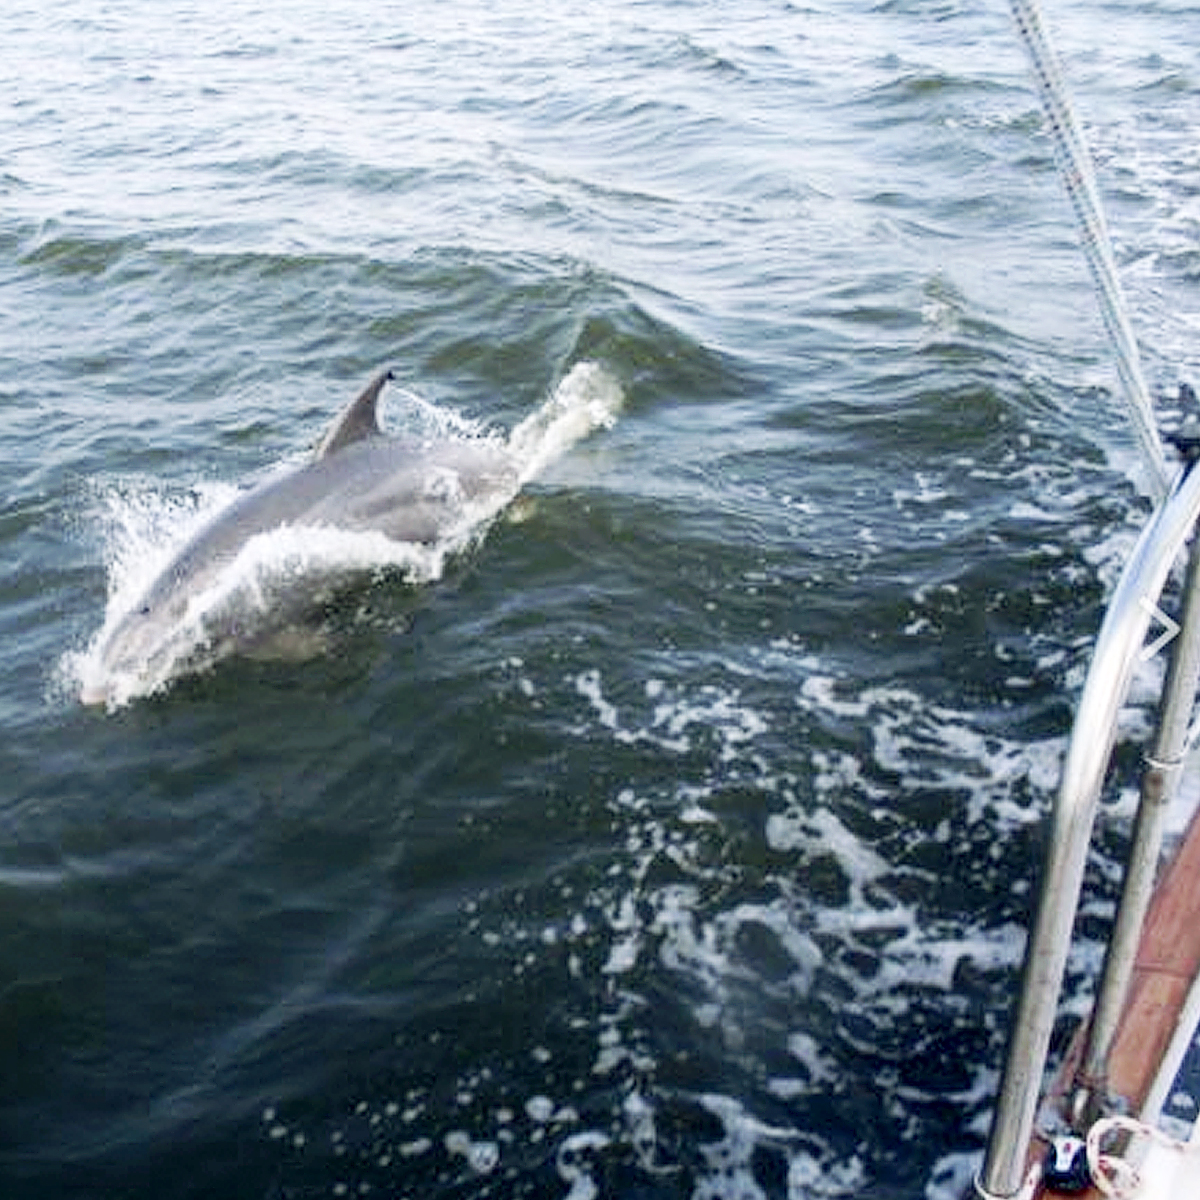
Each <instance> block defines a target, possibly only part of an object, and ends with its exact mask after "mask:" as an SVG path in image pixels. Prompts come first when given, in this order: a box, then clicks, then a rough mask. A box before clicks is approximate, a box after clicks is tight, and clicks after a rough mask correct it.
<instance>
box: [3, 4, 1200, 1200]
mask: <svg viewBox="0 0 1200 1200" xmlns="http://www.w3.org/2000/svg"><path fill="white" fill-rule="evenodd" d="M1051 13H1052V16H1053V18H1054V20H1055V23H1056V26H1057V29H1058V32H1059V35H1060V37H1059V41H1060V45H1061V48H1062V49H1063V50H1064V52H1065V58H1066V60H1067V63H1068V66H1069V74H1070V76H1071V80H1072V83H1073V85H1074V89H1075V92H1076V96H1077V100H1078V104H1079V108H1080V110H1081V112H1082V113H1083V115H1084V117H1085V120H1086V123H1087V124H1088V126H1089V130H1090V133H1091V136H1092V137H1093V140H1094V142H1095V147H1096V151H1097V158H1098V161H1099V174H1100V180H1101V186H1102V189H1103V191H1104V193H1105V197H1106V200H1107V202H1108V204H1109V206H1110V211H1109V216H1110V220H1111V224H1112V226H1113V230H1114V233H1115V235H1116V240H1117V250H1118V258H1119V260H1120V262H1121V267H1122V271H1123V274H1124V277H1125V279H1126V282H1127V284H1128V287H1129V290H1130V300H1131V307H1132V309H1133V314H1134V320H1135V325H1136V326H1137V328H1138V332H1139V334H1140V335H1141V336H1142V339H1143V343H1144V348H1145V350H1146V354H1147V368H1148V374H1149V376H1150V379H1151V383H1152V386H1153V387H1154V388H1155V390H1156V391H1158V392H1160V393H1163V394H1173V393H1174V391H1175V389H1176V386H1177V383H1178V381H1179V380H1180V379H1181V378H1191V379H1193V380H1195V379H1196V378H1197V376H1198V375H1200V372H1198V371H1197V366H1198V365H1200V342H1198V340H1197V337H1196V334H1197V326H1198V324H1200V299H1198V292H1197V284H1198V281H1200V248H1198V240H1197V234H1198V232H1200V206H1198V202H1197V197H1198V196H1200V149H1198V148H1197V142H1196V139H1195V137H1194V131H1195V129H1196V128H1197V126H1198V124H1200V74H1198V71H1200V64H1198V62H1197V58H1196V52H1195V50H1194V47H1195V46H1197V45H1200V27H1198V23H1197V14H1196V11H1195V9H1194V7H1192V6H1191V5H1188V4H1184V3H1182V2H1180V0H1149V2H1147V0H1128V2H1125V0H1107V2H1100V3H1084V2H1083V0H1064V2H1063V3H1061V4H1054V5H1053V6H1052V9H1051ZM0 44H3V46H4V48H5V52H4V54H3V56H0V91H2V94H3V95H4V97H5V102H4V107H3V108H2V109H0V148H2V149H3V154H2V156H0V201H2V203H0V411H2V413H3V420H2V421H0V471H2V472H3V478H4V479H5V480H6V482H7V486H6V487H5V489H4V495H3V499H2V500H0V544H2V547H3V554H0V564H2V565H0V638H2V641H0V645H2V646H3V662H4V679H5V686H4V688H3V691H2V692H0V772H2V776H0V777H2V778H3V781H4V782H3V784H0V829H2V830H3V838H2V839H0V908H2V912H3V929H4V931H5V936H4V937H3V939H0V946H2V947H3V949H2V951H0V1067H2V1074H3V1078H4V1080H5V1086H4V1089H3V1093H2V1095H0V1180H2V1181H3V1187H2V1188H0V1191H2V1192H3V1194H4V1195H5V1196H6V1197H10V1196H11V1197H19V1198H24V1197H37V1198H38V1200H45V1198H48V1197H115V1196H121V1197H138V1198H141V1197H147V1198H149V1197H154V1198H156V1200H157V1198H160V1197H164V1196H170V1197H214V1198H215V1197H221V1198H224V1200H229V1198H233V1197H238V1198H240V1197H272V1198H276V1197H278V1198H283V1197H289V1198H301V1197H303V1198H307V1197H316V1196H359V1195H385V1196H389V1197H402V1196H412V1197H418V1196H419V1197H423V1198H425V1197H456V1196H461V1197H466V1196H470V1197H483V1196H503V1197H510V1196H512V1197H515V1196H538V1197H541V1196H546V1197H564V1198H567V1197H569V1200H585V1198H586V1197H591V1196H606V1197H607V1196H613V1197H647V1198H648V1197H656V1198H657V1197H664V1198H665V1197H672V1198H673V1197H697V1198H715V1197H720V1198H722V1200H742V1198H750V1197H759V1196H765V1197H782V1196H788V1197H796V1198H804V1200H807V1198H809V1197H871V1198H872V1200H900V1198H904V1200H910V1198H912V1200H916V1198H919V1197H920V1198H923V1197H929V1198H931V1200H943V1198H947V1197H951V1196H955V1195H956V1194H958V1191H959V1189H961V1188H963V1187H964V1186H965V1184H966V1182H967V1181H968V1179H969V1176H970V1170H971V1166H972V1162H973V1156H975V1155H977V1154H978V1153H979V1150H980V1147H981V1138H982V1135H983V1130H984V1126H985V1122H986V1115H987V1113H988V1111H989V1106H990V1103H991V1093H992V1089H993V1088H994V1085H995V1073H996V1066H997V1063H998V1060H999V1055H1000V1051H1001V1045H1002V1041H1003V1017H1004V1014H1005V1011H1006V1007H1007V1004H1008V1001H1009V998H1010V996H1011V992H1012V988H1013V972H1014V970H1015V967H1016V964H1017V962H1018V959H1019V953H1020V946H1021V930H1022V927H1023V922H1024V919H1025V913H1026V908H1027V905H1028V902H1029V898H1028V878H1029V875H1030V873H1031V870H1032V868H1033V864H1034V863H1035V861H1036V858H1037V852H1038V845H1039V839H1040V831H1041V819H1042V817H1043V816H1044V814H1045V811H1046V808H1047V803H1048V799H1049V796H1050V794H1051V792H1052V789H1053V787H1054V783H1055V779H1056V772H1057V763H1058V755H1059V753H1060V752H1061V749H1062V742H1063V736H1064V734H1065V731H1066V728H1067V725H1068V721H1069V713H1070V699H1071V696H1072V694H1073V691H1074V689H1076V688H1077V687H1078V684H1079V682H1080V679H1081V673H1082V669H1083V666H1084V664H1085V662H1086V657H1087V650H1088V646H1089V644H1090V639H1091V637H1092V636H1093V633H1094V630H1095V628H1096V625H1097V622H1098V617H1099V613H1100V611H1101V607H1102V604H1103V599H1104V596H1105V594H1106V588H1107V587H1108V586H1109V585H1110V584H1111V581H1112V579H1113V577H1114V574H1115V572H1116V571H1117V570H1118V569H1119V564H1120V556H1121V552H1122V551H1123V550H1124V549H1125V548H1126V547H1127V546H1128V544H1129V542H1130V540H1131V538H1132V536H1133V531H1134V530H1135V528H1136V526H1137V522H1138V520H1139V517H1140V515H1141V514H1142V513H1143V512H1144V511H1145V504H1144V501H1143V500H1142V499H1141V498H1140V497H1139V495H1138V493H1137V491H1136V489H1135V488H1134V486H1133V485H1132V484H1131V481H1130V470H1131V468H1132V466H1133V462H1134V459H1133V451H1132V448H1131V447H1132V439H1131V437H1130V435H1129V434H1128V431H1127V429H1126V426H1125V424H1124V419H1123V416H1122V412H1121V409H1120V406H1119V404H1118V403H1117V401H1116V399H1115V397H1114V394H1113V373H1112V370H1111V366H1110V363H1109V358H1108V352H1107V349H1106V346H1105V343H1104V340H1103V336H1102V332H1101V327H1100V323H1099V320H1098V318H1097V316H1096V309H1095V304H1094V301H1093V299H1092V296H1091V293H1090V290H1089V287H1088V281H1087V276H1086V270H1085V267H1084V265H1083V261H1082V259H1081V256H1080V254H1079V251H1078V248H1077V244H1076V239H1075V233H1074V230H1073V228H1072V226H1071V223H1070V216H1069V209H1068V207H1067V205H1066V202H1065V201H1064V200H1063V198H1062V195H1061V191H1060V188H1059V184H1058V181H1057V178H1056V176H1055V172H1054V167H1053V163H1052V160H1051V152H1050V146H1049V143H1048V140H1047V138H1046V136H1045V134H1044V131H1043V129H1042V123H1041V119H1040V116H1039V110H1038V107H1037V102H1036V98H1035V96H1034V95H1033V92H1032V90H1031V88H1030V86H1029V84H1028V82H1027V78H1026V73H1025V64H1024V61H1023V58H1022V56H1021V53H1020V48H1019V46H1018V44H1017V42H1016V39H1015V35H1014V33H1013V31H1012V29H1011V27H1010V24H1009V19H1008V16H1007V13H1006V11H1005V6H1004V5H1002V4H995V5H984V4H981V3H974V2H971V0H962V2H957V3H956V2H954V0H945V2H933V0H930V2H920V0H910V2H907V0H892V2H883V3H875V4H861V5H847V4H832V3H827V4H822V3H814V4H801V3H788V2H786V0H782V2H781V0H747V2H745V3H741V4H738V5H737V6H734V7H731V6H728V5H724V6H720V5H716V4H713V3H708V4H703V3H692V4H683V3H672V2H671V0H640V2H639V0H627V2H623V0H617V2H615V3H612V4H609V5H607V6H604V7H603V8H600V7H597V6H592V5H587V4H582V3H569V2H568V3H563V4H560V5H556V6H553V8H551V9H550V10H546V9H545V8H544V7H542V8H535V7H532V6H530V5H528V4H524V3H516V2H514V0H499V2H497V3H494V4H492V5H489V6H488V7H487V9H486V10H485V11H479V10H478V9H477V8H468V7H466V6H462V5H458V4H454V3H446V2H444V0H443V2H439V3H437V4H429V3H419V2H418V3H408V4H404V5H399V4H387V3H383V2H382V0H374V2H373V3H369V2H368V0H343V2H342V3H340V4H338V5H336V6H327V5H320V4H315V3H312V2H311V0H300V2H299V3H297V4H291V5H286V6H279V5H270V6H268V5H265V4H262V5H256V4H253V3H250V4H234V3H226V2H225V0H205V3H204V4H192V3H188V2H187V0H165V2H161V3H160V2H158V0H155V2H154V3H150V2H149V0H73V2H72V0H62V2H59V3H56V4H54V5H52V6H49V7H47V6H45V5H34V4H32V3H22V0H10V2H9V3H7V4H6V5H5V7H4V11H3V13H2V14H0ZM584 361H589V362H594V363H596V364H598V365H599V367H600V368H601V369H603V370H604V371H605V372H606V373H607V374H608V375H609V376H611V378H612V379H613V380H614V381H615V382H616V383H617V385H619V387H620V389H621V392H622V394H623V395H624V398H625V403H624V408H623V411H622V415H621V417H620V420H619V421H618V422H617V424H616V425H615V426H614V427H613V428H612V429H609V430H602V431H600V432H598V433H596V434H595V435H593V436H592V437H591V438H589V439H587V440H585V441H583V442H581V443H579V444H578V445H576V446H575V447H574V448H573V449H571V450H570V451H568V452H567V453H565V454H563V455H562V456H561V457H559V458H558V459H557V460H556V461H554V462H553V463H552V464H550V465H549V466H548V467H547V468H546V469H545V470H544V471H543V472H542V473H541V474H540V475H539V477H538V478H537V479H536V480H535V481H534V482H533V483H532V484H531V485H530V487H529V488H527V489H526V492H525V495H524V497H523V499H522V500H521V501H520V502H519V503H518V504H517V505H516V506H515V507H514V508H513V509H511V510H510V512H509V514H508V517H507V518H506V519H504V520H501V521H499V522H498V523H496V524H495V525H494V526H493V527H492V528H491V529H490V531H489V532H488V535H487V537H486V538H485V539H483V540H482V541H481V542H479V543H478V544H476V545H475V546H473V547H472V548H471V549H470V550H469V551H468V552H467V553H466V554H464V555H462V556H460V557H458V558H457V559H456V560H455V561H454V563H453V564H452V566H451V569H450V570H449V571H448V572H446V573H445V574H444V575H443V576H442V577H441V578H439V579H438V580H436V581H435V582H433V583H431V584H429V585H428V586H425V587H422V588H419V589H416V590H414V589H413V588H412V587H411V586H410V585H409V584H408V583H406V582H405V581H404V580H403V579H397V578H396V577H395V576H394V575H389V573H388V572H386V571H383V572H378V573H374V574H372V573H368V574H367V575H366V576H365V577H364V578H362V579H361V581H360V582H359V583H357V584H356V585H355V586H354V587H353V588H352V589H351V590H350V591H349V593H346V594H343V596H342V597H341V600H340V601H339V603H340V605H341V608H340V610H339V612H340V618H341V619H340V621H339V623H338V629H339V636H338V637H337V639H336V640H335V642H334V643H333V644H332V645H330V646H328V647H327V648H326V650H325V652H324V653H322V654H320V655H319V656H317V657H316V658H310V659H308V660H306V661H302V662H297V661H290V660H287V659H274V660H267V661H259V660H245V659H235V660H232V661H228V662H224V663H221V664H218V665H217V666H215V667H213V668H212V669H211V670H208V671H205V672H202V673H201V674H199V675H197V676H194V677H187V678H182V679H179V680H177V681H176V682H175V683H174V685H173V686H172V687H170V688H168V689H167V690H165V691H164V692H162V693H161V694H156V695H154V696H152V697H149V698H143V699H140V700H135V701H133V702H131V703H129V704H126V705H124V706H123V707H118V708H116V709H115V710H114V711H111V712H107V711H105V710H103V709H102V710H100V711H98V712H97V711H94V710H89V709H85V708H83V707H82V706H81V705H80V704H79V703H78V701H77V698H76V696H77V690H78V683H79V680H78V675H77V669H78V662H79V660H80V656H81V655H86V653H87V651H88V648H89V646H91V645H93V640H94V638H95V636H96V634H97V632H98V631H99V630H100V629H101V627H102V625H103V624H104V622H105V619H106V614H108V613H109V612H110V603H111V597H112V596H115V595H117V594H119V592H120V584H121V580H122V578H124V577H123V575H122V571H123V570H124V569H127V568H128V564H129V555H130V551H131V547H134V548H135V550H137V552H139V553H140V552H145V553H147V554H152V553H154V552H162V551H163V549H164V548H165V547H168V546H169V545H171V544H172V543H173V542H175V541H177V540H178V538H179V537H180V536H182V534H183V532H184V531H185V530H186V528H187V527H188V525H189V522H191V521H193V520H194V518H195V516H196V514H197V513H198V512H200V511H202V510H206V509H207V508H208V507H209V506H211V505H212V504H214V503H216V502H218V501H220V500H221V499H227V498H228V497H229V496H230V495H232V494H233V492H232V489H233V487H234V486H235V485H242V484H245V483H247V482H250V481H253V480H256V479H261V478H263V477H264V476H265V475H267V474H268V473H269V472H271V471H272V470H275V469H277V468H278V467H279V466H280V464H283V463H287V462H294V461H299V459H300V457H302V455H303V453H304V452H305V450H306V448H307V447H309V446H311V445H312V444H313V443H314V441H315V440H316V439H317V438H318V437H319V436H320V434H321V432H322V431H323V429H324V428H325V426H326V425H327V424H328V422H329V421H330V420H331V419H332V418H333V416H334V415H335V414H336V412H337V411H338V410H339V409H340V408H341V407H342V405H343V404H344V403H345V402H346V401H347V400H348V399H349V398H350V397H351V396H352V395H353V394H354V392H355V390H356V389H357V388H358V387H359V386H361V383H362V382H363V381H364V380H365V379H366V378H367V377H368V376H369V375H370V374H371V373H372V372H373V371H374V370H376V369H377V368H378V367H379V366H380V365H382V364H384V363H393V364H395V365H396V366H397V368H398V369H399V371H400V374H401V385H402V387H401V393H400V398H399V399H398V400H397V401H396V402H395V403H394V405H393V407H392V410H391V412H390V414H389V415H390V420H391V423H392V424H393V427H397V428H400V429H403V428H405V427H406V426H407V424H408V423H409V422H411V421H413V420H415V419H416V415H415V413H416V410H417V409H419V410H420V411H422V412H424V413H426V414H428V413H429V412H434V413H436V414H440V417H441V419H444V420H455V419H457V418H461V419H462V420H464V421H467V422H470V423H471V424H472V427H473V428H483V429H486V430H491V431H496V432H502V431H507V430H509V429H511V428H512V427H513V426H515V425H516V424H517V423H518V422H520V421H521V420H522V419H523V418H525V417H527V416H528V415H529V414H530V413H532V412H534V411H535V410H536V409H537V408H538V406H539V405H540V404H541V403H543V402H544V400H545V399H546V397H548V396H550V395H552V394H553V393H554V390H555V388H556V387H558V386H559V384H560V383H561V382H562V380H563V379H564V378H566V377H567V376H568V374H569V372H570V371H571V368H572V367H574V366H575V365H576V364H578V363H580V362H584ZM404 397H408V400H407V401H405V400H404ZM1168 408H1169V406H1168ZM138 548H140V549H138ZM1141 723H1142V722H1141V720H1140V714H1139V713H1138V712H1137V711H1134V712H1132V713H1131V721H1130V726H1131V730H1133V731H1136V728H1137V727H1138V726H1139V725H1140V724H1141ZM1124 794H1125V793H1124V792H1123V791H1121V789H1118V790H1117V792H1115V793H1114V803H1113V804H1112V805H1111V806H1110V807H1109V810H1108V811H1106V814H1105V815H1104V817H1103V818H1102V830H1101V832H1102V837H1103V838H1104V839H1105V840H1106V841H1107V842H1108V844H1110V845H1116V844H1118V839H1119V838H1120V837H1121V836H1122V834H1123V831H1124V828H1125V823H1126V812H1125V809H1126V807H1127V806H1126V805H1125V803H1124V799H1123V797H1124ZM1103 866H1104V864H1103V863H1101V867H1102V868H1103ZM1093 885H1094V886H1093V890H1092V891H1091V893H1090V896H1091V898H1090V899H1089V900H1088V902H1087V903H1086V904H1085V917H1084V920H1085V929H1088V930H1090V931H1092V932H1094V931H1095V930H1096V929H1097V928H1098V927H1099V926H1098V922H1099V921H1100V919H1101V918H1102V917H1103V916H1104V915H1105V913H1106V912H1107V911H1108V907H1109V905H1110V900H1111V887H1112V883H1111V878H1110V873H1109V872H1107V871H1105V870H1103V869H1101V870H1100V871H1098V872H1097V873H1096V878H1095V879H1094V880H1093ZM1093 957H1094V954H1093V952H1092V950H1091V948H1089V947H1085V950H1084V952H1083V953H1082V954H1081V955H1080V956H1078V958H1077V960H1076V961H1075V962H1074V964H1073V970H1074V971H1075V972H1076V973H1078V972H1082V971H1083V970H1084V969H1085V968H1087V967H1088V966H1089V965H1090V959H1091V958H1093Z"/></svg>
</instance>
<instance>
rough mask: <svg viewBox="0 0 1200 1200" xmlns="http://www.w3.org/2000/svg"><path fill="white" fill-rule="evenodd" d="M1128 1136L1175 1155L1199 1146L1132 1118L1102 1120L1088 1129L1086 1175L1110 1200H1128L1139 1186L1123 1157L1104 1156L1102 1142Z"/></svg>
mask: <svg viewBox="0 0 1200 1200" xmlns="http://www.w3.org/2000/svg"><path fill="white" fill-rule="evenodd" d="M1122 1133H1125V1134H1129V1135H1130V1136H1131V1137H1135V1138H1146V1139H1147V1140H1149V1141H1152V1142H1157V1143H1158V1144H1159V1145H1160V1146H1166V1147H1167V1148H1168V1149H1171V1150H1174V1151H1176V1152H1177V1153H1179V1154H1195V1153H1197V1150H1198V1149H1200V1147H1196V1146H1192V1145H1189V1143H1187V1142H1181V1141H1180V1140H1179V1139H1178V1138H1173V1137H1170V1136H1169V1135H1168V1134H1165V1133H1163V1131H1162V1130H1161V1129H1155V1128H1154V1126H1152V1125H1146V1124H1144V1123H1143V1122H1141V1121H1138V1120H1135V1119H1134V1118H1133V1117H1104V1118H1102V1119H1101V1120H1099V1121H1097V1122H1096V1123H1095V1125H1093V1126H1092V1127H1091V1129H1089V1130H1088V1135H1087V1156H1088V1173H1089V1174H1090V1175H1091V1177H1092V1182H1093V1183H1094V1184H1095V1185H1096V1187H1097V1188H1098V1189H1099V1190H1100V1191H1101V1192H1103V1193H1104V1195H1106V1196H1108V1197H1110V1200H1131V1197H1134V1196H1136V1195H1137V1194H1138V1191H1139V1189H1140V1188H1141V1186H1142V1177H1141V1174H1140V1173H1139V1172H1138V1169H1137V1168H1136V1167H1135V1166H1134V1165H1133V1164H1132V1163H1130V1162H1127V1161H1126V1160H1125V1159H1124V1158H1121V1157H1119V1156H1117V1155H1115V1154H1105V1153H1104V1148H1103V1143H1104V1139H1105V1138H1107V1137H1109V1136H1111V1135H1113V1134H1122Z"/></svg>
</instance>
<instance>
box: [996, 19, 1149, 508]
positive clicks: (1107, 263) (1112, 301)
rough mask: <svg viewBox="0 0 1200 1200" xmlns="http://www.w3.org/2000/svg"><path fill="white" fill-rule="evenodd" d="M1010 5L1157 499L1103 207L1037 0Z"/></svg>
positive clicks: (1134, 356)
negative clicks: (1030, 64)
mask: <svg viewBox="0 0 1200 1200" xmlns="http://www.w3.org/2000/svg"><path fill="white" fill-rule="evenodd" d="M1010 3H1011V6H1012V11H1013V17H1014V18H1015V19H1016V24H1017V29H1018V30H1019V31H1020V34H1021V39H1022V41H1023V42H1024V43H1025V48H1026V49H1027V50H1028V52H1029V57H1030V58H1031V60H1032V63H1033V76H1034V80H1035V81H1036V83H1037V89H1038V94H1039V95H1040V97H1041V101H1042V107H1043V108H1044V109H1045V113H1046V120H1047V122H1048V124H1049V126H1050V132H1051V134H1052V135H1053V138H1054V146H1055V153H1056V157H1057V159H1058V167H1059V174H1060V175H1061V176H1062V180H1063V185H1064V186H1065V187H1066V190H1067V195H1068V196H1069V197H1070V200H1071V207H1072V209H1073V210H1074V212H1075V219H1076V221H1077V222H1078V224H1079V229H1080V234H1081V236H1082V241H1083V250H1084V253H1085V254H1086V256H1087V261H1088V267H1089V268H1090V270H1091V274H1092V282H1093V284H1094V285H1095V288H1096V294H1097V298H1098V299H1099V302H1100V313H1101V316H1102V317H1103V318H1104V325H1105V329H1106V330H1107V331H1108V337H1109V341H1110V342H1111V343H1112V347H1113V352H1114V354H1115V357H1116V362H1117V374H1118V375H1119V376H1120V379H1121V386H1122V390H1123V391H1124V394H1125V401H1126V406H1127V408H1128V412H1129V418H1130V420H1131V421H1132V423H1133V427H1134V431H1135V433H1136V434H1137V440H1138V444H1139V447H1140V449H1141V451H1142V456H1143V458H1144V459H1145V461H1146V465H1147V466H1148V468H1149V473H1150V479H1149V484H1150V488H1151V490H1152V491H1153V493H1154V498H1155V499H1156V500H1161V499H1162V498H1163V496H1165V495H1166V493H1167V489H1168V487H1169V484H1170V477H1169V473H1168V469H1167V462H1166V457H1165V456H1164V453H1163V445H1162V440H1161V439H1160V438H1159V435H1158V427H1157V425H1156V423H1155V418H1154V406H1153V403H1152V402H1151V399H1150V392H1149V389H1148V388H1147V387H1146V379H1145V376H1144V375H1143V374H1142V365H1141V358H1140V356H1139V355H1138V347H1137V339H1136V338H1135V337H1134V333H1133V326H1132V324H1131V323H1130V320H1129V311H1128V308H1127V306H1126V304H1125V296H1124V293H1123V291H1122V289H1121V281H1120V279H1119V278H1118V276H1117V267H1116V260H1115V258H1114V256H1113V250H1112V243H1111V241H1110V239H1109V236H1108V226H1107V223H1106V222H1105V220H1104V210H1103V208H1102V207H1101V205H1100V193H1099V191H1098V189H1097V187H1096V177H1095V173H1094V171H1093V169H1092V159H1091V155H1090V154H1089V153H1088V148H1087V144H1086V143H1085V142H1084V140H1083V133H1082V131H1081V130H1080V127H1079V122H1078V121H1077V120H1076V118H1075V113H1074V111H1073V109H1072V107H1071V102H1070V98H1069V97H1068V95H1067V90H1066V86H1065V85H1064V83H1063V78H1062V72H1061V71H1060V70H1059V66H1058V61H1057V58H1056V56H1055V54H1054V50H1053V47H1052V46H1051V44H1050V39H1049V37H1048V35H1047V33H1046V26H1045V22H1044V21H1043V19H1042V14H1041V9H1040V6H1039V4H1038V0H1010Z"/></svg>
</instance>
